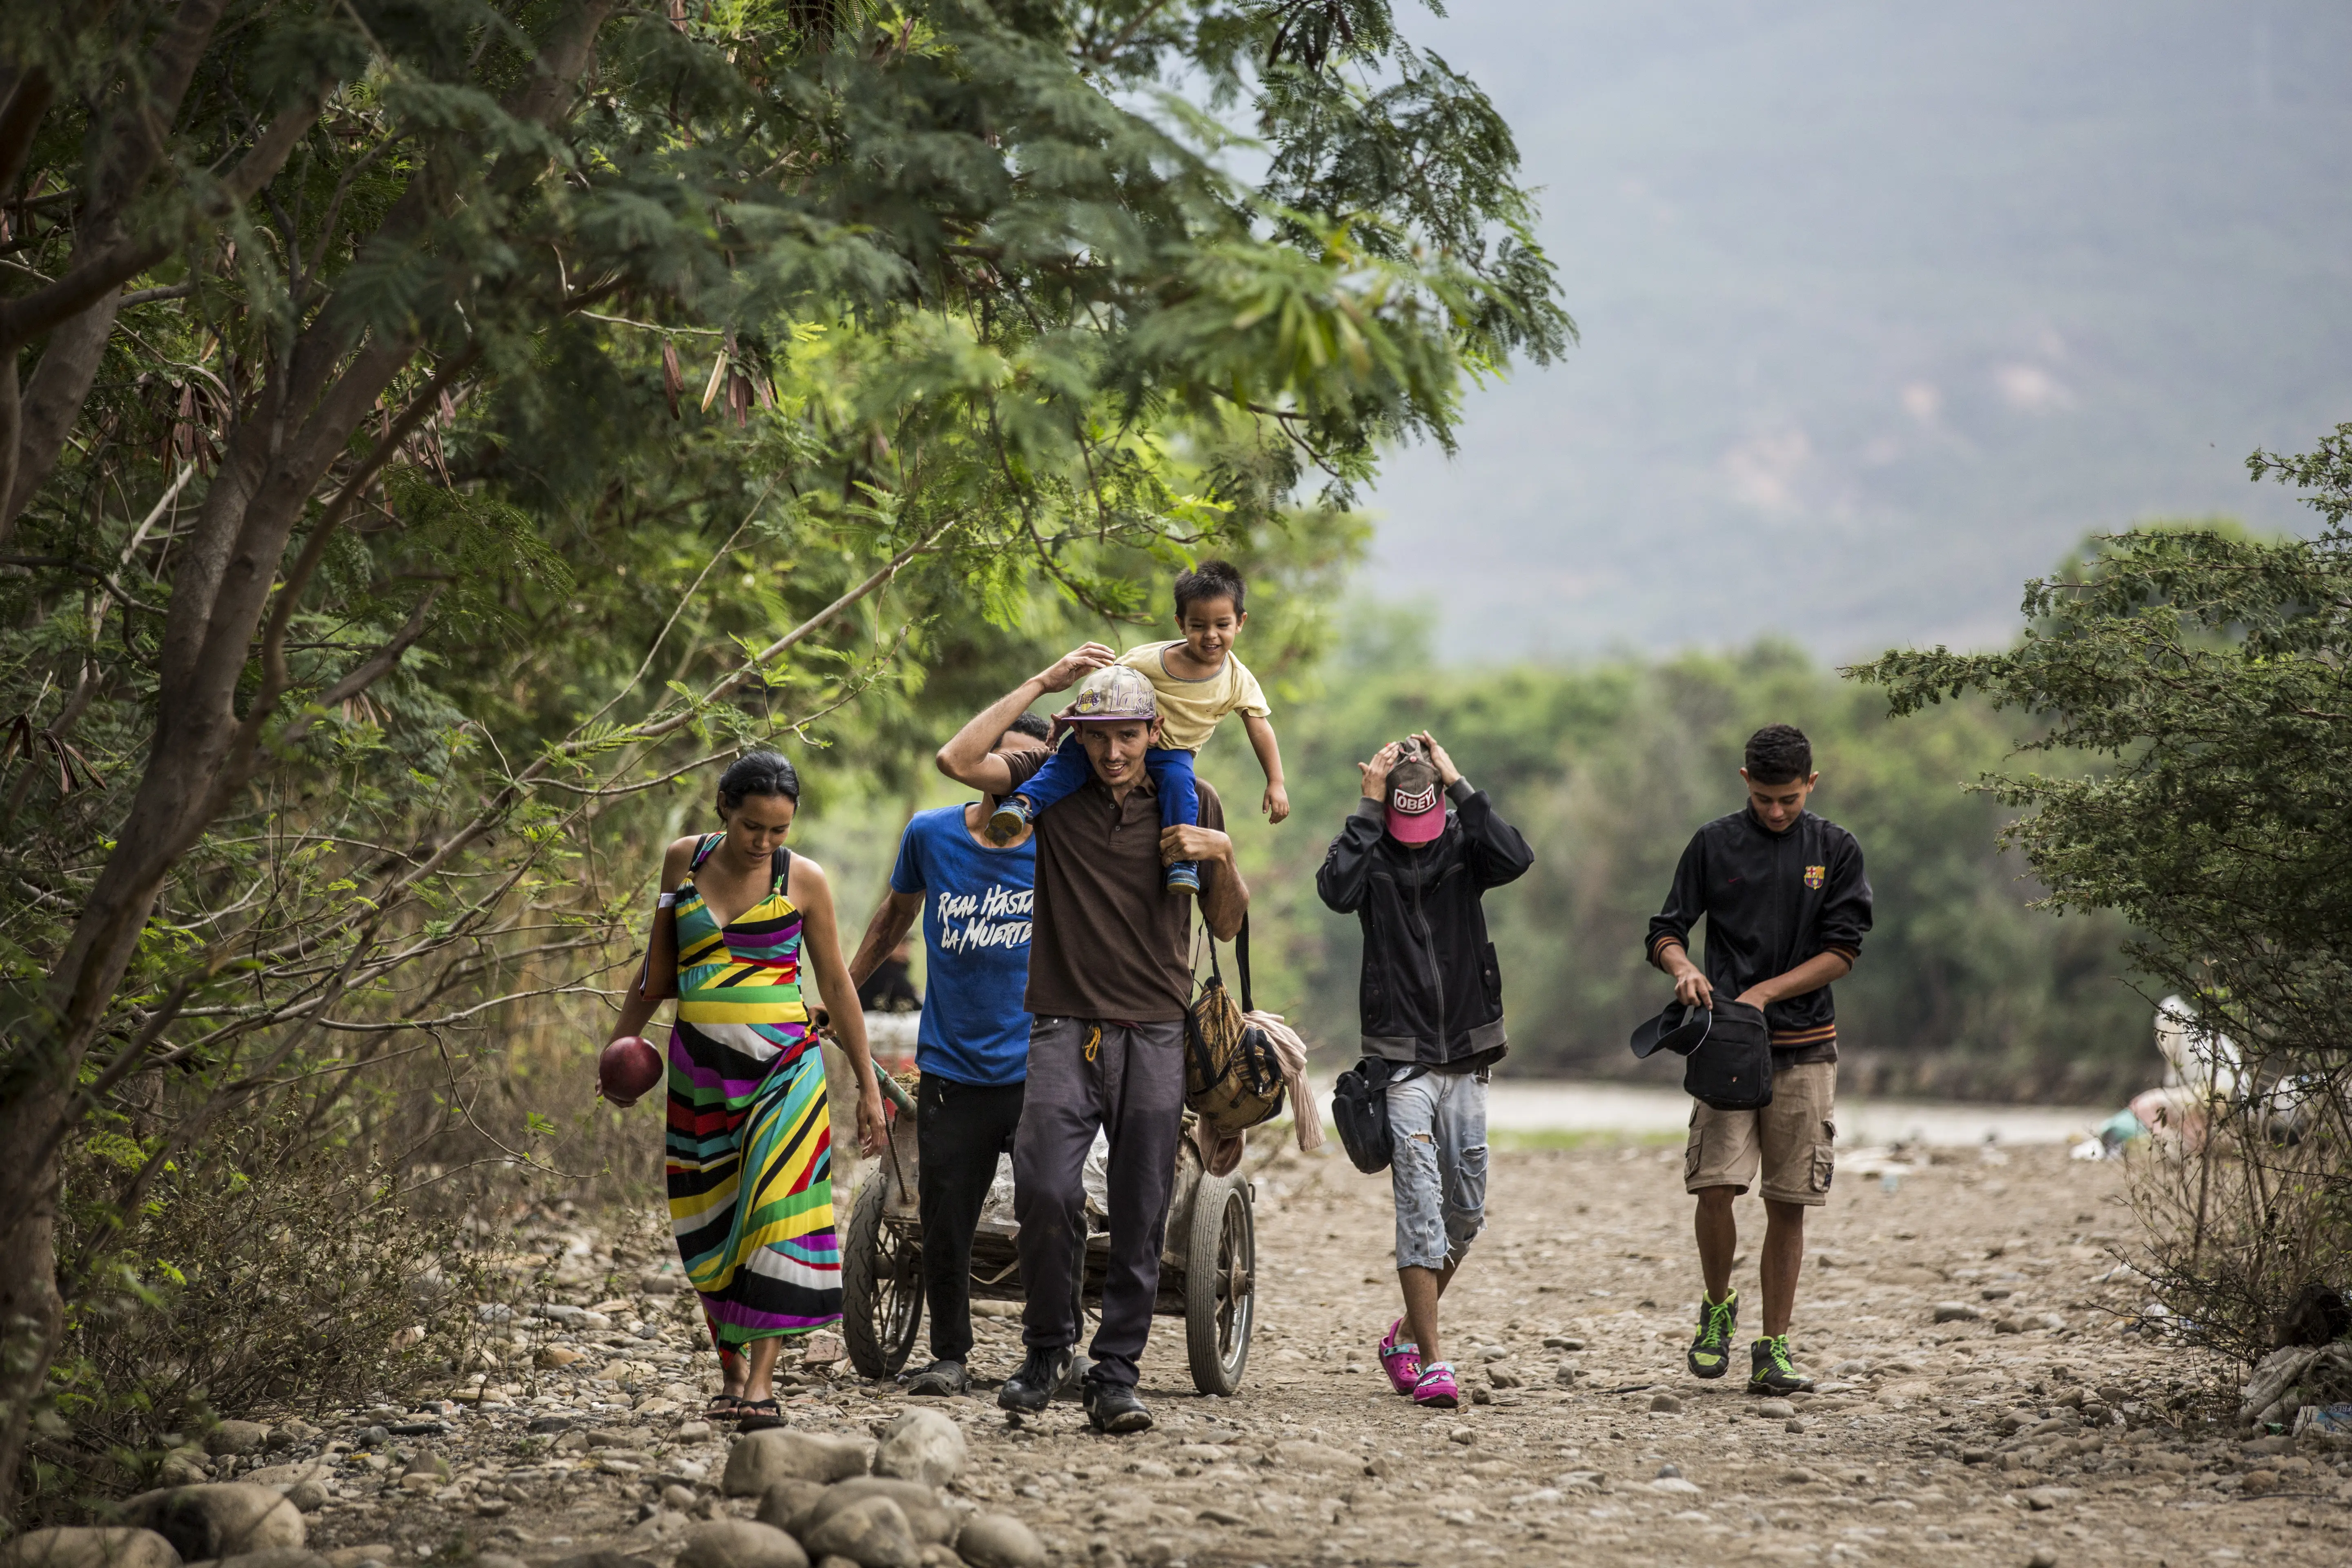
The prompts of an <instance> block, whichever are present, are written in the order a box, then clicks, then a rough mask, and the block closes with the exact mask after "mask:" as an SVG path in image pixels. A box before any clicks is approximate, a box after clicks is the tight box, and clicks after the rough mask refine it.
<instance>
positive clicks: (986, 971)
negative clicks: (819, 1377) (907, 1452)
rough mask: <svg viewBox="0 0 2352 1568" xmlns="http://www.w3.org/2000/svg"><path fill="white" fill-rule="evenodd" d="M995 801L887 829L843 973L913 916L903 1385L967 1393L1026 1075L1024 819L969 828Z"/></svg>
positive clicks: (858, 971) (1034, 744)
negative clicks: (889, 844) (983, 1269)
mask: <svg viewBox="0 0 2352 1568" xmlns="http://www.w3.org/2000/svg"><path fill="white" fill-rule="evenodd" d="M1046 734H1047V731H1046V725H1045V721H1044V720H1042V719H1040V718H1038V717H1037V716H1036V715H1034V714H1033V713H1024V714H1022V715H1021V717H1020V718H1019V719H1017V720H1015V721H1013V728H1011V729H1010V730H1007V731H1005V732H1004V735H1003V739H1001V740H1000V741H998V742H997V743H996V748H995V749H996V750H997V751H999V752H1023V751H1043V750H1044V749H1045V739H1046ZM994 804H995V803H994V802H992V801H988V800H982V801H977V802H975V803H973V804H972V805H950V806H942V807H940V809H939V810H937V811H922V812H917V813H916V814H915V816H914V818H913V820H911V821H909V822H908V824H907V830H906V832H905V834H904V835H903V836H902V837H900V838H899V840H898V865H897V866H895V867H894V868H892V869H891V872H890V892H889V896H888V897H887V898H886V899H884V900H882V905H881V907H880V908H879V909H877V910H875V911H874V918H873V920H872V921H869V922H867V924H866V936H865V939H864V940H863V941H861V942H859V943H858V946H857V954H856V957H855V958H853V959H851V960H850V963H849V978H850V980H851V982H852V983H853V984H859V985H863V984H865V983H866V976H867V975H869V974H871V973H874V971H875V970H876V969H877V967H879V966H880V964H881V963H882V962H883V960H885V959H887V957H888V956H889V955H890V953H891V952H892V951H893V950H894V949H896V948H897V947H898V944H899V942H902V941H904V940H905V939H906V935H907V931H908V927H910V926H911V925H913V924H914V921H915V917H916V916H917V915H921V916H922V917H923V941H924V944H925V948H926V951H927V952H928V954H929V973H928V974H927V975H926V977H925V985H924V988H925V992H926V994H925V996H924V998H923V1019H922V1024H921V1026H920V1027H919V1030H918V1031H917V1034H916V1037H915V1065H916V1066H917V1067H919V1068H921V1069H922V1081H921V1083H920V1084H919V1086H918V1088H917V1090H916V1108H917V1116H916V1121H915V1151H916V1154H915V1162H916V1189H917V1190H916V1202H917V1205H918V1209H919V1213H920V1215H921V1217H922V1226H923V1296H924V1300H925V1301H926V1303H927V1304H928V1305H929V1309H930V1314H931V1357H932V1359H931V1363H930V1365H929V1366H927V1367H925V1368H923V1369H922V1371H920V1372H919V1373H915V1374H914V1376H913V1377H911V1378H909V1379H908V1383H907V1392H908V1394H940V1395H947V1394H962V1393H965V1392H967V1391H968V1390H969V1389H970V1387H971V1378H970V1376H969V1375H968V1374H967V1373H965V1371H964V1361H965V1359H966V1358H967V1357H968V1356H969V1355H970V1354H971V1238H972V1233H973V1232H974V1231H975V1230H976V1229H977V1228H978V1227H979V1225H980V1211H981V1208H982V1205H984V1204H985V1203H986V1202H987V1199H988V1189H989V1184H991V1183H992V1182H993V1181H994V1180H995V1178H996V1157H997V1156H998V1155H999V1154H1001V1153H1009V1152H1012V1149H1013V1129H1015V1128H1016V1127H1018V1126H1019V1125H1020V1124H1021V1099H1022V1089H1023V1087H1024V1084H1025V1083H1026V1081H1027V1079H1028V1075H1029V1015H1028V1013H1027V1012H1026V1011H1024V1009H1023V1006H1022V998H1023V993H1024V990H1025V989H1026V987H1027V985H1028V983H1029V900H1030V897H1031V894H1032V891H1033V889H1034V887H1035V885H1036V869H1037V847H1036V846H1035V845H1034V843H1032V842H1031V840H1030V835H1029V830H1028V829H1027V828H1025V827H1024V828H1023V829H1022V831H1021V834H1020V836H1019V837H1016V838H1013V840H1011V841H1010V842H1008V843H1006V844H1003V845H1001V846H1000V845H997V844H994V843H992V842H991V841H990V840H989V839H988V838H987V837H985V835H984V833H983V832H982V829H983V828H984V827H985V826H986V825H987V822H988V814H989V812H990V811H991V810H992V809H993V808H994Z"/></svg>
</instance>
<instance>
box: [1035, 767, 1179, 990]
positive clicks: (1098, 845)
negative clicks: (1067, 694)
mask: <svg viewBox="0 0 2352 1568" xmlns="http://www.w3.org/2000/svg"><path fill="white" fill-rule="evenodd" d="M1050 755H1052V753H1051V752H1044V751H1030V752H1013V753H1011V754H1010V755H1008V756H1006V757H1005V759H1004V761H1005V763H1006V765H1007V766H1009V767H1010V768H1011V769H1012V770H1013V788H1014V789H1016V790H1017V789H1019V788H1020V787H1021V786H1022V785H1023V784H1026V783H1028V782H1029V778H1030V775H1031V774H1033V773H1035V772H1036V771H1037V770H1038V769H1039V768H1042V767H1044V766H1045V759H1046V758H1047V757H1049V756H1050ZM1200 792H1201V826H1203V827H1213V828H1216V829H1218V830H1219V831H1221V832H1222V831H1223V828H1224V826H1225V808H1224V805H1223V803H1221V802H1220V801H1219V800H1218V799H1217V792H1216V791H1215V790H1213V789H1212V788H1210V787H1209V785H1208V784H1205V783H1204V784H1201V785H1200ZM1036 833H1037V837H1036V844H1037V894H1036V907H1035V910H1034V915H1033V923H1032V924H1031V926H1030V930H1029V994H1028V998H1027V1000H1026V1001H1025V1002H1024V1004H1023V1005H1024V1006H1025V1007H1026V1008H1027V1009H1028V1010H1029V1011H1030V1012H1032V1013H1034V1014H1037V1015H1039V1016H1044V1017H1059V1018H1123V1019H1126V1020H1127V1021H1129V1022H1130V1023H1136V1024H1152V1023H1167V1022H1171V1021H1172V1020H1175V1019H1179V1018H1181V1017H1182V1016H1184V1008H1185V1006H1186V1005H1187V1004H1189V1003H1190V1002H1191V1001H1192V905H1193V902H1194V900H1192V899H1191V898H1189V897H1187V896H1185V895H1184V894H1181V893H1171V892H1170V891H1168V886H1167V870H1166V868H1164V867H1163V866H1161V864H1160V796H1159V794H1158V792H1157V791H1155V790H1154V789H1153V788H1152V787H1151V781H1150V779H1149V778H1146V779H1143V780H1141V781H1140V782H1139V783H1138V784H1136V786H1135V787H1134V788H1133V789H1131V790H1129V791H1128V792H1127V798H1126V799H1125V800H1123V801H1120V800H1114V799H1113V798H1112V797H1111V793H1110V791H1109V790H1108V789H1106V788H1105V787H1103V782H1102V781H1101V780H1100V779H1098V778H1096V777H1094V776H1093V774H1092V773H1091V772H1090V773H1088V775H1087V782H1086V784H1085V785H1084V786H1083V787H1081V788H1080V789H1078V790H1077V791H1076V793H1074V794H1073V795H1070V796H1069V797H1068V798H1067V799H1066V800H1064V801H1062V802H1061V804H1059V805H1053V806H1049V807H1047V808H1046V809H1045V812H1044V813H1043V814H1042V815H1041V816H1039V817H1038V818H1037V827H1036ZM1213 875H1215V868H1214V867H1213V866H1210V865H1207V864H1203V865H1202V868H1201V878H1202V885H1203V889H1204V890H1205V887H1206V884H1207V881H1208V879H1209V878H1210V877H1212V876H1213Z"/></svg>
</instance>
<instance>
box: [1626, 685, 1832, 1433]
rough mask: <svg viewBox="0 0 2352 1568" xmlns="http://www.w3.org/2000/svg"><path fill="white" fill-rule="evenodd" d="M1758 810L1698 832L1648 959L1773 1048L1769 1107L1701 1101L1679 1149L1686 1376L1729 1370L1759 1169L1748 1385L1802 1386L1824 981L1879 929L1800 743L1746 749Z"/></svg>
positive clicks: (1822, 1073)
mask: <svg viewBox="0 0 2352 1568" xmlns="http://www.w3.org/2000/svg"><path fill="white" fill-rule="evenodd" d="M1746 760H1747V763H1748V765H1747V766H1746V767H1744V768H1742V769H1740V770H1739V774H1740V777H1741V778H1742V779H1744V780H1745V781H1747V785H1748V805H1747V806H1746V807H1745V809H1743V810H1740V811H1736V812H1734V813H1732V814H1731V815H1730V816H1719V817H1717V818H1716V819H1715V820H1714V821H1713V822H1710V823H1708V824H1707V825H1706V826H1704V827H1702V828H1700V829H1699V830H1698V832H1697V833H1696V835H1695V836H1694V837H1692V839H1691V841H1690V846H1689V847H1687V848H1685V850H1684V851H1683V858H1682V863H1681V864H1680V865H1678V866H1676V867H1675V881H1674V886H1673V887H1672V888H1671V889H1668V891H1667V894H1666V904H1665V908H1664V909H1663V910H1659V911H1658V914H1657V916H1656V918H1655V919H1654V920H1652V921H1650V939H1649V956H1650V962H1651V963H1654V964H1656V965H1657V966H1658V967H1659V968H1660V969H1663V970H1664V971H1665V972H1666V973H1667V974H1668V975H1670V976H1672V977H1673V979H1674V982H1675V996H1676V997H1678V998H1679V999H1680V1000H1681V1001H1682V1002H1683V1003H1684V1004H1685V1005H1698V1006H1704V1007H1711V1006H1714V1005H1716V1004H1717V1001H1718V999H1721V1000H1737V1001H1740V1002H1744V1003H1747V1004H1748V1005H1750V1006H1755V1007H1760V1008H1762V1009H1763V1010H1764V1022H1765V1025H1766V1026H1767V1027H1768V1028H1769V1029H1770V1031H1771V1039H1772V1103H1771V1104H1769V1105H1768V1106H1766V1107H1765V1108H1764V1109H1763V1110H1715V1109H1713V1108H1712V1107H1710V1106H1707V1105H1704V1104H1695V1105H1694V1106H1693V1107H1692V1110H1691V1125H1690V1140H1689V1142H1688V1144H1687V1145H1686V1146H1685V1149H1684V1151H1683V1185H1684V1189H1685V1191H1687V1192H1689V1193H1691V1194H1695V1195H1696V1197H1697V1199H1698V1215H1697V1220H1696V1228H1697V1233H1698V1255H1699V1268H1700V1271H1701V1273H1702V1274H1703V1275H1704V1276H1705V1277H1706V1298H1705V1300H1702V1301H1701V1302H1700V1303H1699V1314H1698V1316H1699V1329H1698V1337H1697V1338H1696V1340H1695V1341H1693V1342H1692V1344H1691V1348H1690V1354H1689V1364H1690V1369H1691V1371H1692V1372H1693V1373H1696V1375H1698V1376H1700V1377H1721V1376H1722V1375H1723V1374H1724V1373H1726V1372H1727V1370H1729V1362H1730V1354H1731V1345H1732V1343H1733V1336H1734V1334H1735V1332H1736V1331H1737V1329H1738V1317H1739V1299H1738V1292H1737V1291H1735V1290H1733V1289H1732V1288H1731V1265H1732V1259H1733V1258H1735V1257H1736V1256H1737V1255H1738V1248H1739V1237H1738V1225H1737V1222H1736V1221H1735V1220H1734V1219H1733V1217H1732V1210H1731V1200H1732V1199H1733V1198H1735V1197H1737V1196H1738V1195H1739V1194H1742V1193H1745V1192H1746V1191H1747V1190H1748V1185H1749V1184H1750V1183H1752V1182H1754V1181H1755V1180H1756V1178H1757V1173H1758V1171H1759V1167H1760V1168H1761V1171H1762V1173H1763V1188H1764V1193H1763V1196H1764V1247H1763V1251H1762V1252H1761V1254H1759V1258H1758V1260H1757V1268H1758V1273H1759V1276H1760V1282H1761V1284H1762V1287H1763V1292H1764V1321H1763V1324H1762V1327H1763V1330H1764V1333H1763V1337H1761V1338H1759V1339H1758V1340H1757V1341H1756V1342H1754V1343H1753V1344H1752V1345H1750V1346H1749V1347H1748V1358H1749V1362H1750V1363H1751V1364H1750V1369H1749V1375H1748V1388H1749V1390H1750V1391H1751V1392H1753V1393H1758V1394H1772V1393H1785V1392H1790V1391H1794V1390H1797V1389H1801V1388H1804V1387H1806V1386H1808V1382H1807V1380H1806V1379H1805V1378H1803V1377H1802V1376H1801V1375H1800V1374H1799V1373H1797V1371H1796V1369H1795V1368H1794V1367H1792V1366H1791V1365H1790V1363H1789V1320H1790V1317H1791V1316H1792V1315H1793V1313H1794V1312H1795V1310H1796V1301H1797V1273H1798V1270H1799V1268H1800V1267H1801V1265H1802V1264H1803V1262H1804V1256H1805V1210H1806V1209H1808V1208H1810V1207H1813V1206H1815V1205H1820V1204H1822V1203H1824V1202H1826V1201H1827V1200H1828V1197H1829V1190H1830V1177H1831V1174H1832V1169H1833V1164H1834V1156H1833V1154H1832V1145H1833V1144H1834V1143H1835V1142H1836V1140H1837V1122H1836V1115H1837V1106H1836V1100H1837V1005H1836V1003H1835V1002H1834V1000H1833V999H1832V997H1831V995H1830V983H1831V982H1832V981H1833V980H1836V979H1838V978H1840V977H1841V976H1843V974H1845V973H1847V972H1848V971H1849V970H1851V969H1853V965H1854V961H1855V960H1856V959H1857V958H1859V957H1860V956H1861V955H1862V939H1863V937H1864V934H1865V933H1866V932H1867V931H1869V930H1870V879H1869V878H1868V877H1867V876H1865V875H1864V872H1863V865H1862V846H1861V845H1859V844H1857V843H1855V842H1854V837H1853V834H1851V833H1848V832H1847V831H1846V830H1845V829H1844V828H1843V827H1840V826H1838V825H1837V824H1835V823H1833V822H1830V821H1827V820H1824V819H1823V818H1822V817H1819V816H1814V815H1812V814H1811V812H1809V811H1807V810H1806V809H1805V801H1806V798H1807V797H1808V796H1809V795H1811V793H1812V789H1813V785H1814V784H1815V783H1816V782H1818V780H1819V779H1820V776H1821V775H1820V774H1818V773H1814V772H1813V749H1812V745H1811V742H1808V741H1807V740H1806V739H1805V737H1804V734H1803V732H1802V731H1799V730H1797V729H1796V728H1794V727H1793V726H1791V725H1788V724H1768V725H1766V726H1765V727H1764V728H1763V729H1761V730H1759V731H1756V733H1755V734H1754V735H1752V736H1750V737H1749V738H1748V754H1747V759H1746ZM1702 915H1703V916H1705V917H1706V967H1705V968H1704V969H1701V968H1700V967H1699V965H1697V964H1696V963H1692V962H1691V957H1690V933H1691V927H1692V926H1694V925H1696V924H1697V923H1698V921H1699V918H1700V917H1701V916H1702Z"/></svg>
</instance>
